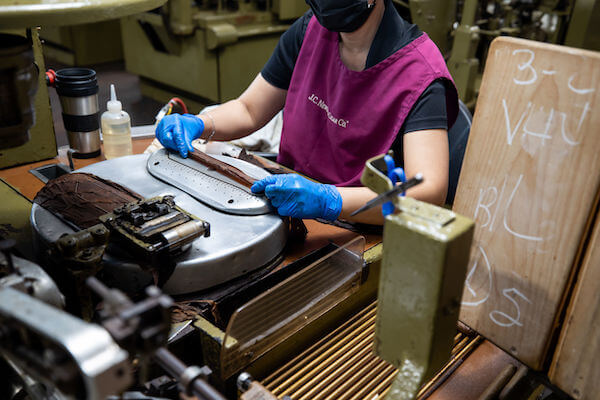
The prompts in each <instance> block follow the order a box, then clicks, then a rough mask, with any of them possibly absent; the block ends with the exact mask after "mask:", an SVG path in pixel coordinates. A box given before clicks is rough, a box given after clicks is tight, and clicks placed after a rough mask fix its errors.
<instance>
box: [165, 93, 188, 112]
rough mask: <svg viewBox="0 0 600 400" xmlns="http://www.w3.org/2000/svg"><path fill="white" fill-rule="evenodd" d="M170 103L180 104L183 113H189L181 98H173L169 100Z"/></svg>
mask: <svg viewBox="0 0 600 400" xmlns="http://www.w3.org/2000/svg"><path fill="white" fill-rule="evenodd" d="M169 103H177V104H179V107H181V110H182V111H183V113H184V114H187V113H188V109H187V107H186V106H185V103H184V102H183V100H181V99H180V98H179V97H173V98H172V99H171V100H169Z"/></svg>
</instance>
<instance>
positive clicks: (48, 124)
mask: <svg viewBox="0 0 600 400" xmlns="http://www.w3.org/2000/svg"><path fill="white" fill-rule="evenodd" d="M10 33H13V34H22V35H25V32H24V31H21V32H10ZM31 36H32V41H33V54H34V57H35V63H36V64H37V66H38V68H39V70H40V74H39V76H38V89H37V94H36V95H35V101H34V104H35V124H34V125H33V126H32V127H31V129H30V130H29V136H30V140H29V142H27V143H25V144H24V145H22V146H18V147H14V148H10V149H4V150H0V168H6V167H12V166H14V165H19V164H26V163H30V162H34V161H40V160H45V159H48V158H52V157H54V156H56V154H57V153H56V139H55V137H54V123H53V120H52V111H51V109H50V99H49V97H48V87H47V86H46V77H45V75H44V72H43V71H45V70H46V66H45V64H44V57H43V55H42V45H41V44H40V38H39V34H38V31H37V30H35V29H34V30H32V35H31Z"/></svg>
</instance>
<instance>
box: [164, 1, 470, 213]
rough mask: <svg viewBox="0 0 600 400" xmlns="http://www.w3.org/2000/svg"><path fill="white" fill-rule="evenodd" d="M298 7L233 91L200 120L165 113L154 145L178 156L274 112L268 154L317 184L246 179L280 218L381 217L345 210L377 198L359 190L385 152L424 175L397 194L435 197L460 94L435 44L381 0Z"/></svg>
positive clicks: (439, 194) (234, 135)
mask: <svg viewBox="0 0 600 400" xmlns="http://www.w3.org/2000/svg"><path fill="white" fill-rule="evenodd" d="M306 2H307V3H308V4H309V6H310V10H309V11H308V12H307V13H306V14H305V15H304V16H303V17H301V18H300V19H298V20H297V21H296V22H295V23H294V24H293V25H292V26H291V27H290V28H289V29H288V31H286V32H285V33H284V34H283V35H282V37H281V39H280V41H279V44H278V45H277V47H276V49H275V51H274V53H273V54H272V56H271V58H270V59H269V61H268V62H267V63H266V65H265V66H264V68H263V70H262V71H261V73H260V74H259V75H258V76H257V77H256V79H254V81H253V82H252V83H251V84H250V86H249V87H248V88H247V89H246V91H245V92H244V93H243V94H242V95H241V96H240V97H239V98H237V99H235V100H231V101H229V102H226V103H224V104H222V105H220V106H219V107H217V108H215V109H214V110H211V111H210V113H204V114H201V115H199V116H193V115H190V114H185V115H178V114H174V115H168V116H166V117H165V118H163V119H162V121H161V122H160V123H159V125H158V127H157V129H156V136H157V138H158V139H159V141H160V142H161V143H162V144H163V145H164V146H165V147H167V148H170V149H172V150H177V151H179V152H180V154H181V156H183V157H186V156H187V153H188V151H193V148H192V145H191V141H192V140H193V139H196V138H200V137H202V138H205V139H208V140H211V139H212V140H223V141H226V140H234V139H238V138H241V137H244V136H246V135H248V134H250V133H252V132H254V131H256V130H257V129H259V128H260V127H262V126H263V125H265V124H266V123H267V122H268V121H269V120H271V118H273V116H274V115H275V114H276V113H277V112H279V111H280V110H281V109H282V108H283V110H284V111H283V130H282V136H281V144H280V150H279V155H278V158H277V161H278V162H279V163H281V164H283V165H285V166H287V167H290V168H292V169H294V170H295V171H297V172H300V173H302V174H304V175H306V176H309V177H311V178H313V179H315V180H317V181H319V182H322V184H321V183H314V182H312V181H309V180H307V179H305V178H303V177H301V176H300V175H297V174H284V175H274V176H271V177H268V178H265V179H263V180H261V181H258V182H256V183H255V184H254V185H253V186H252V191H253V192H255V193H261V192H263V191H264V193H265V194H266V196H267V197H268V198H269V199H270V200H271V203H272V204H273V206H274V207H276V208H277V210H278V212H279V214H281V215H284V216H292V217H297V218H323V219H326V220H335V219H337V218H342V219H346V220H351V221H355V222H363V223H370V224H381V223H383V217H382V215H381V209H380V208H379V209H377V208H374V209H372V210H369V211H367V212H364V213H361V214H359V215H357V216H356V217H353V218H351V217H350V213H351V212H352V211H354V210H356V209H357V208H359V207H360V206H362V205H364V204H365V203H366V202H367V201H369V200H370V199H372V198H373V197H375V194H374V193H373V192H372V191H371V190H370V189H368V188H365V187H362V186H360V177H361V174H362V170H363V168H364V164H365V161H366V160H367V159H369V158H371V157H374V156H376V155H380V154H383V153H386V152H387V151H388V150H389V149H393V150H394V153H395V155H396V156H397V157H398V156H399V157H398V158H400V162H401V165H402V166H403V168H404V170H405V172H406V175H407V177H411V176H413V175H414V174H416V173H417V172H421V173H422V174H423V175H424V178H425V180H424V183H423V184H421V185H419V186H416V187H414V188H412V189H410V190H409V191H408V193H407V194H408V195H409V196H411V197H414V198H417V199H420V200H423V201H427V202H430V203H434V204H438V205H439V204H443V202H444V200H445V198H446V193H447V190H448V165H449V150H448V135H447V130H448V129H449V127H450V126H451V125H452V124H453V123H454V121H455V119H456V115H457V112H458V99H457V94H456V90H455V88H454V85H453V83H452V78H451V77H450V74H449V72H448V70H447V68H446V65H445V62H444V59H443V57H442V56H441V54H440V53H439V50H438V48H437V47H436V45H435V44H434V43H433V42H432V41H431V40H430V39H429V38H428V37H427V35H426V34H424V33H422V32H421V31H420V30H419V29H418V28H417V26H415V25H411V24H409V23H407V22H406V21H404V20H403V19H402V18H401V17H400V15H399V14H398V13H397V11H396V9H395V8H394V6H393V4H392V1H391V0H306Z"/></svg>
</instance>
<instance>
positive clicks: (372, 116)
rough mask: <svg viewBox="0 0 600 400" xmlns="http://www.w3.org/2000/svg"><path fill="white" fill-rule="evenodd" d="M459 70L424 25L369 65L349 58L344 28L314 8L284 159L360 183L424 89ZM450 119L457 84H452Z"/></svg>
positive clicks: (332, 178) (327, 178)
mask: <svg viewBox="0 0 600 400" xmlns="http://www.w3.org/2000/svg"><path fill="white" fill-rule="evenodd" d="M440 78H445V79H447V80H449V81H451V82H452V78H451V76H450V73H449V72H448V69H447V68H446V64H445V63H444V59H443V58H442V56H441V54H440V52H439V50H438V48H437V47H436V45H435V44H434V43H433V42H432V41H431V40H430V39H429V37H428V36H427V35H426V34H425V33H424V34H423V35H422V36H420V37H419V38H417V39H415V40H414V41H413V42H411V43H409V44H408V45H406V46H405V47H403V48H401V49H400V50H398V51H397V52H395V53H394V54H392V55H391V56H389V57H388V58H386V59H385V60H383V61H381V62H380V63H378V64H376V65H374V66H372V67H371V68H368V69H366V70H364V71H351V70H349V69H348V68H346V66H345V65H344V64H343V63H342V60H341V59H340V55H339V49H338V33H336V32H331V31H328V30H327V29H325V28H323V27H322V26H321V25H320V24H319V23H318V22H317V20H316V18H315V17H314V16H313V17H312V18H311V20H310V22H309V24H308V27H307V29H306V34H305V36H304V41H303V43H302V48H301V49H300V54H299V55H298V60H297V61H296V66H295V68H294V72H293V74H292V80H291V82H290V87H289V89H288V92H287V98H286V102H285V108H284V112H283V131H282V136H281V144H280V147H279V156H278V157H277V161H278V162H279V163H281V164H283V165H285V166H288V167H290V168H292V169H294V170H296V171H297V172H300V173H302V174H304V175H307V176H309V177H311V178H314V179H316V180H318V181H320V182H323V183H332V184H335V185H337V186H360V185H361V183H360V176H361V174H362V171H363V168H364V166H365V161H367V160H368V159H369V158H371V157H374V156H376V155H379V154H383V153H386V152H387V151H388V150H389V149H390V147H391V146H392V143H393V142H394V139H395V138H396V136H397V135H398V132H399V131H400V128H401V127H402V124H403V123H404V120H405V118H406V116H407V115H408V113H409V112H410V110H411V109H412V107H413V105H414V104H415V102H416V101H417V99H418V98H419V96H420V95H421V93H423V91H424V90H425V89H426V88H427V87H428V86H429V85H430V84H431V83H432V82H433V81H434V80H436V79H440ZM446 92H447V94H446V108H447V115H448V118H449V120H448V123H449V126H451V125H452V124H453V123H454V119H455V118H456V111H457V110H458V103H457V97H456V92H455V91H454V90H446Z"/></svg>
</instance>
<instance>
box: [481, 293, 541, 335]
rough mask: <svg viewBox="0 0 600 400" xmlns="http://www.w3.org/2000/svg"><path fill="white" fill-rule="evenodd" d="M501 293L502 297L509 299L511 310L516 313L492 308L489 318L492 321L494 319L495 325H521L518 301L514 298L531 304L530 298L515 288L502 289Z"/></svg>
mask: <svg viewBox="0 0 600 400" xmlns="http://www.w3.org/2000/svg"><path fill="white" fill-rule="evenodd" d="M502 295H503V296H504V297H506V298H507V299H508V301H510V302H511V303H512V305H513V306H514V310H513V312H514V313H515V314H516V315H514V316H512V315H509V314H507V313H505V312H503V311H499V310H493V311H492V312H490V314H489V315H490V319H491V320H492V321H494V323H495V324H496V325H499V326H503V327H506V328H508V327H511V326H514V325H517V326H523V323H522V322H521V307H520V306H519V302H518V301H517V299H516V298H520V299H521V300H524V301H526V302H528V303H530V304H531V300H529V299H528V298H527V297H526V296H525V295H524V294H523V293H521V292H520V291H519V290H518V289H516V288H509V289H503V290H502ZM513 295H514V297H513Z"/></svg>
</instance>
